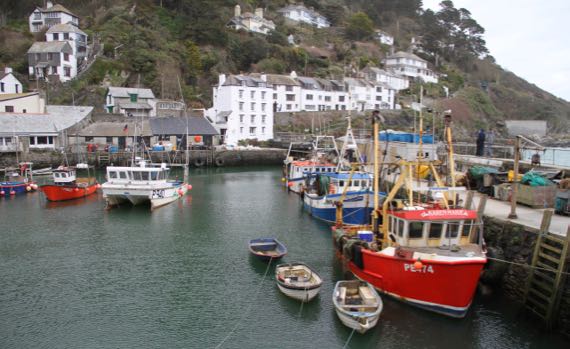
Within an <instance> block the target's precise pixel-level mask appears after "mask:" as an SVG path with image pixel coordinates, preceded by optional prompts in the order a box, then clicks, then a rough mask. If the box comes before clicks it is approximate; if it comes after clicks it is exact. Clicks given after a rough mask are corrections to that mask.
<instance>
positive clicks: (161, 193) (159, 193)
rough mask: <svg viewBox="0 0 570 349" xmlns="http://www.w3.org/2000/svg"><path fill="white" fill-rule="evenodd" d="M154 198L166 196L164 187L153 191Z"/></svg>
mask: <svg viewBox="0 0 570 349" xmlns="http://www.w3.org/2000/svg"><path fill="white" fill-rule="evenodd" d="M152 198H153V199H157V198H159V199H162V198H164V189H155V190H153V191H152Z"/></svg>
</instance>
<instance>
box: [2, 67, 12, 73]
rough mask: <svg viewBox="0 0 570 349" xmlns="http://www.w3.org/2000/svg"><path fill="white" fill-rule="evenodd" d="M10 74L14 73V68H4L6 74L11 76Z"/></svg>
mask: <svg viewBox="0 0 570 349" xmlns="http://www.w3.org/2000/svg"><path fill="white" fill-rule="evenodd" d="M10 73H12V68H10V67H6V68H4V74H10Z"/></svg>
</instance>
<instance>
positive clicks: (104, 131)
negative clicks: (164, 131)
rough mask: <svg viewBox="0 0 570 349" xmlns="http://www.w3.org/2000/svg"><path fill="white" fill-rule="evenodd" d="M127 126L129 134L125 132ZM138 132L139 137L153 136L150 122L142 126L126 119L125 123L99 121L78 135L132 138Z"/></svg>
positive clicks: (145, 122) (143, 123) (144, 122)
mask: <svg viewBox="0 0 570 349" xmlns="http://www.w3.org/2000/svg"><path fill="white" fill-rule="evenodd" d="M125 125H127V130H128V132H125V131H123V130H124V129H125ZM135 127H136V130H137V136H143V137H145V136H152V132H151V131H150V126H149V122H148V121H147V120H144V121H143V122H142V130H141V124H140V123H137V122H136V121H133V120H132V119H127V118H125V121H115V122H113V121H98V122H95V123H92V124H90V125H89V126H87V127H85V128H83V129H82V130H80V131H79V132H77V135H78V136H80V137H123V136H128V137H132V136H133V133H134V132H135Z"/></svg>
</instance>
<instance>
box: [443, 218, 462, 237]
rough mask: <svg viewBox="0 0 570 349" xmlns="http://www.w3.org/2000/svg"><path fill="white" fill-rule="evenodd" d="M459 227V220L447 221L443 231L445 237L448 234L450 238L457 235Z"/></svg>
mask: <svg viewBox="0 0 570 349" xmlns="http://www.w3.org/2000/svg"><path fill="white" fill-rule="evenodd" d="M460 227H461V223H459V222H449V223H447V230H446V231H445V237H446V238H449V237H450V235H451V237H452V238H456V237H457V235H459V228H460Z"/></svg>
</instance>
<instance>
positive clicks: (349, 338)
mask: <svg viewBox="0 0 570 349" xmlns="http://www.w3.org/2000/svg"><path fill="white" fill-rule="evenodd" d="M354 331H356V330H354V329H353V330H352V332H350V336H348V339H347V340H346V343H344V347H342V349H345V348H347V347H348V343H350V340H351V339H352V335H353V334H354Z"/></svg>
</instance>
